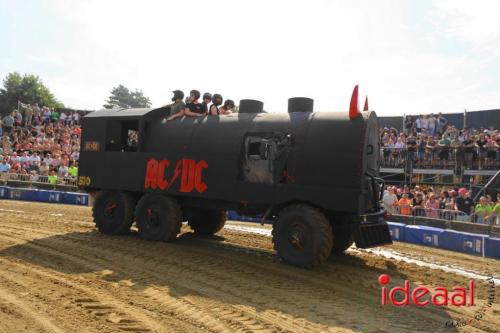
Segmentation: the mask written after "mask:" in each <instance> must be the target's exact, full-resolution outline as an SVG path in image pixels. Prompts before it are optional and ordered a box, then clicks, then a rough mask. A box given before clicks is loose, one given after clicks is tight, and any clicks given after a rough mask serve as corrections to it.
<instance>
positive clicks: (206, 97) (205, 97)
mask: <svg viewBox="0 0 500 333" xmlns="http://www.w3.org/2000/svg"><path fill="white" fill-rule="evenodd" d="M211 103H212V94H211V93H208V92H206V93H204V94H203V101H202V102H201V104H203V105H204V108H205V110H207V112H208V110H209V109H210V108H209V104H211Z"/></svg>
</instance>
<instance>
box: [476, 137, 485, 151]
mask: <svg viewBox="0 0 500 333" xmlns="http://www.w3.org/2000/svg"><path fill="white" fill-rule="evenodd" d="M486 142H487V141H486V140H481V139H479V140H477V145H478V146H479V150H481V151H484V150H486V148H485V146H486Z"/></svg>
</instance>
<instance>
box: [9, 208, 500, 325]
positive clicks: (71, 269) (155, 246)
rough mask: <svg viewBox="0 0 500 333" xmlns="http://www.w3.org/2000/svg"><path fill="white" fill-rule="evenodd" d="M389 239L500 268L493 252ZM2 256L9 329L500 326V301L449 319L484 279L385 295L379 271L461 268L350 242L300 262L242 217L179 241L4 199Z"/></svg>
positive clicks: (415, 278) (440, 256)
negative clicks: (453, 294) (314, 263)
mask: <svg viewBox="0 0 500 333" xmlns="http://www.w3.org/2000/svg"><path fill="white" fill-rule="evenodd" d="M231 225H234V226H238V225H241V224H239V223H231ZM245 225H246V224H245ZM389 248H390V249H393V250H395V251H398V252H399V253H403V254H405V255H408V256H409V257H414V258H420V257H425V258H428V259H431V260H436V261H438V262H446V263H450V264H455V265H462V266H465V265H468V267H470V268H471V269H473V270H474V271H476V272H477V273H481V274H485V275H487V274H492V273H493V274H495V275H496V277H497V278H498V276H499V275H500V272H499V266H500V263H499V261H498V260H494V259H484V258H479V257H473V256H467V255H462V254H456V253H452V252H448V251H438V250H434V249H428V248H420V247H417V246H411V245H406V244H395V245H393V246H391V247H389ZM0 267H1V269H0V332H2V333H3V332H23V331H24V332H205V331H208V332H373V333H375V332H378V333H382V332H440V331H442V332H456V331H466V332H495V330H496V329H497V328H498V326H499V325H500V307H499V306H498V305H496V304H495V305H494V307H493V308H492V309H489V310H488V312H487V313H486V315H485V316H484V318H483V319H482V320H481V321H479V322H474V323H473V325H472V326H468V327H467V328H466V329H465V330H462V329H461V330H457V329H450V328H445V327H444V324H445V322H446V321H448V320H450V319H455V320H457V319H468V318H470V317H471V316H472V315H473V313H474V311H476V310H477V309H479V307H480V306H481V305H483V304H485V303H486V298H487V295H488V294H487V286H486V284H482V283H479V284H478V285H477V290H476V294H477V298H476V306H474V307H467V308H465V307H461V308H451V307H445V308H437V307H425V308H417V307H415V306H409V307H405V308H396V307H393V306H391V307H382V306H380V286H379V285H378V282H377V278H378V276H379V275H380V274H381V273H387V274H389V275H390V276H391V278H392V279H393V281H394V282H396V283H398V284H402V281H403V279H409V280H410V281H411V282H412V286H415V284H418V285H427V286H431V287H432V286H437V285H440V284H442V285H445V286H448V287H452V286H454V285H458V284H460V285H465V284H466V282H467V279H466V278H465V277H463V276H460V275H457V274H452V273H445V272H443V271H440V270H431V269H429V268H425V267H419V266H417V265H414V264H409V263H404V262H398V261H393V260H389V259H386V258H383V257H380V256H377V255H375V254H373V253H366V252H352V251H351V252H349V253H348V254H347V255H344V256H337V257H333V258H332V260H330V262H329V263H328V264H327V265H326V266H324V267H322V268H320V269H318V270H314V271H306V270H301V269H297V268H294V267H290V266H287V265H284V264H282V263H280V262H279V260H278V259H277V258H276V256H275V255H274V252H273V251H272V244H271V240H270V238H269V237H268V236H266V235H258V234H252V233H248V232H240V231H238V230H234V229H225V230H223V231H222V232H221V233H220V234H218V235H217V236H214V237H204V238H200V237H196V236H194V235H192V234H191V233H190V231H189V229H188V228H187V227H183V234H182V235H180V237H179V239H178V240H177V241H176V242H174V243H156V242H146V241H143V240H141V239H139V238H138V237H137V235H136V233H135V232H131V233H130V234H129V235H124V236H104V235H101V234H99V233H97V232H96V231H95V230H94V226H93V223H92V219H91V213H90V209H89V208H88V207H74V206H64V205H48V204H38V203H25V202H16V201H0ZM497 290H498V288H497ZM497 299H498V292H497ZM497 303H498V301H497Z"/></svg>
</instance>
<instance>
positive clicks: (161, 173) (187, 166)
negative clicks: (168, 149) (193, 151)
mask: <svg viewBox="0 0 500 333" xmlns="http://www.w3.org/2000/svg"><path fill="white" fill-rule="evenodd" d="M170 166H171V163H170V161H169V160H167V159H163V160H161V161H158V160H156V159H154V158H152V159H150V160H149V161H148V163H147V165H146V178H145V180H144V188H145V189H152V190H156V189H160V190H167V189H169V188H170V187H171V186H172V184H174V183H175V181H176V180H177V178H179V176H180V178H181V183H180V191H181V192H184V193H189V192H193V190H196V191H198V192H199V193H203V192H205V191H206V190H207V188H208V187H207V184H206V183H205V182H204V181H203V170H204V169H208V164H207V162H205V161H204V160H201V161H199V162H196V161H195V160H193V159H189V158H184V159H181V160H178V161H177V163H176V164H175V168H173V173H172V174H171V177H170V178H165V176H166V174H167V173H168V170H169V169H170Z"/></svg>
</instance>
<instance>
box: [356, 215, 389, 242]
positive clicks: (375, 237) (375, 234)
mask: <svg viewBox="0 0 500 333" xmlns="http://www.w3.org/2000/svg"><path fill="white" fill-rule="evenodd" d="M384 214H385V212H384V211H380V212H378V213H372V214H366V215H361V223H360V224H359V226H358V228H356V230H355V231H354V241H355V242H356V246H357V247H359V248H363V249H364V248H369V247H375V246H380V245H385V244H392V238H391V234H390V232H389V226H388V225H387V221H386V220H385V218H384Z"/></svg>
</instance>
